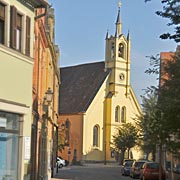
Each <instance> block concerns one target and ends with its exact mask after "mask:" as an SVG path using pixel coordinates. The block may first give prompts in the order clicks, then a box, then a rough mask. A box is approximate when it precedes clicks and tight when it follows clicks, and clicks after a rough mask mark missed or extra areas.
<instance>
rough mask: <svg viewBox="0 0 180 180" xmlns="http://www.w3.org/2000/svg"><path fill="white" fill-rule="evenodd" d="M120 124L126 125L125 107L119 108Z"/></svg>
mask: <svg viewBox="0 0 180 180" xmlns="http://www.w3.org/2000/svg"><path fill="white" fill-rule="evenodd" d="M121 123H126V106H123V107H122V108H121Z"/></svg>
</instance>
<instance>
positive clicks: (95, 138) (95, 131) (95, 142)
mask: <svg viewBox="0 0 180 180" xmlns="http://www.w3.org/2000/svg"><path fill="white" fill-rule="evenodd" d="M93 146H95V147H98V146H99V128H98V126H97V125H95V126H94V128H93Z"/></svg>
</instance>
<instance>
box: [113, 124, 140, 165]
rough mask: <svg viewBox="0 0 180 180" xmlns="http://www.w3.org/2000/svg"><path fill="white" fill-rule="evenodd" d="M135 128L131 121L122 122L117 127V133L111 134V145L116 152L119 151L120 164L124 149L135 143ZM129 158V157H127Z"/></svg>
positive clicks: (136, 135) (136, 137)
mask: <svg viewBox="0 0 180 180" xmlns="http://www.w3.org/2000/svg"><path fill="white" fill-rule="evenodd" d="M137 132H138V131H137V129H136V127H135V126H133V125H132V124H131V123H126V124H123V125H122V126H120V127H118V128H117V134H116V135H114V136H113V142H112V144H113V146H114V147H115V150H116V152H119V153H121V159H120V164H122V162H123V160H124V155H125V152H126V150H127V151H128V156H129V151H130V149H131V148H132V147H134V146H135V145H136V142H137V139H138V134H137ZM128 158H129V157H128Z"/></svg>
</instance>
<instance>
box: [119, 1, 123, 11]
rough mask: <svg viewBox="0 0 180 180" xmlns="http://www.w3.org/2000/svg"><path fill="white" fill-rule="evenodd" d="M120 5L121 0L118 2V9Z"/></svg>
mask: <svg viewBox="0 0 180 180" xmlns="http://www.w3.org/2000/svg"><path fill="white" fill-rule="evenodd" d="M121 5H122V3H121V1H119V2H118V8H119V9H120V8H121Z"/></svg>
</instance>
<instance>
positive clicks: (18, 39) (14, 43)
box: [10, 6, 22, 51]
mask: <svg viewBox="0 0 180 180" xmlns="http://www.w3.org/2000/svg"><path fill="white" fill-rule="evenodd" d="M21 44H22V15H20V14H18V13H17V9H16V7H14V6H11V30H10V47H11V48H13V49H16V50H18V51H21Z"/></svg>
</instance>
